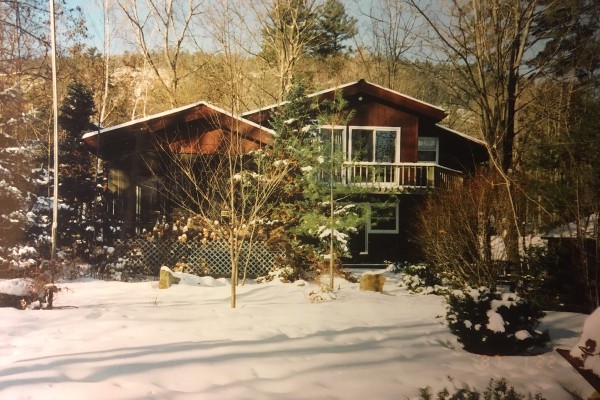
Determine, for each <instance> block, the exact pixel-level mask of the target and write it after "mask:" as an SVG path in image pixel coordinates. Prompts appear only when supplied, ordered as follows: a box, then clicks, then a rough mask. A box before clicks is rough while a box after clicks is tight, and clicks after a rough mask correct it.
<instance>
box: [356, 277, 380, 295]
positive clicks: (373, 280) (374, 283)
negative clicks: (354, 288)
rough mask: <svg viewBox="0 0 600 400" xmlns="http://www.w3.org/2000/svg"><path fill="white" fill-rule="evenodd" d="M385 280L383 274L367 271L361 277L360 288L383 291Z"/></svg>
mask: <svg viewBox="0 0 600 400" xmlns="http://www.w3.org/2000/svg"><path fill="white" fill-rule="evenodd" d="M385 280H386V278H385V276H383V275H380V274H369V273H366V274H363V276H361V277H360V283H359V287H360V290H366V291H371V292H379V293H383V286H384V285H385Z"/></svg>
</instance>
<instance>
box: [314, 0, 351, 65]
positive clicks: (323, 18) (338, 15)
mask: <svg viewBox="0 0 600 400" xmlns="http://www.w3.org/2000/svg"><path fill="white" fill-rule="evenodd" d="M356 22H357V21H356V18H354V17H351V16H349V15H348V14H346V8H345V7H344V4H343V3H342V2H340V1H339V0H327V1H326V2H325V4H324V5H323V8H322V9H321V11H320V16H319V24H318V26H317V31H318V32H319V34H318V35H317V37H318V39H317V41H316V43H315V44H314V45H313V46H312V48H311V50H310V52H311V54H313V55H316V56H319V57H335V56H339V55H342V54H344V53H345V52H348V51H350V50H351V48H350V46H347V45H345V44H344V42H346V41H347V40H348V39H352V38H353V37H354V36H356V34H357V32H358V29H357V27H356Z"/></svg>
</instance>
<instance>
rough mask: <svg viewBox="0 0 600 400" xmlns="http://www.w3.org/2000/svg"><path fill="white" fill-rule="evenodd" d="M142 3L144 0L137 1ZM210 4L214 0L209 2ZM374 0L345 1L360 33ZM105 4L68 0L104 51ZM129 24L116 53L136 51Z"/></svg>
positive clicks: (113, 0) (118, 30) (119, 33)
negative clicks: (357, 22) (365, 13)
mask: <svg viewBox="0 0 600 400" xmlns="http://www.w3.org/2000/svg"><path fill="white" fill-rule="evenodd" d="M109 1H110V4H112V7H115V8H116V7H118V5H117V0H109ZM137 1H138V2H139V3H142V2H143V1H142V0H137ZM207 1H208V2H211V1H214V0H207ZM371 1H372V0H345V1H344V4H345V6H346V11H347V13H348V14H350V15H352V16H354V17H355V18H357V19H358V21H359V32H366V29H365V28H366V22H367V21H366V20H365V19H366V18H365V17H364V15H363V13H364V12H366V10H368V8H369V6H370V3H371ZM103 3H104V0H66V4H67V6H68V7H69V6H70V7H80V8H81V10H82V12H83V15H84V18H85V20H86V25H87V29H88V34H89V36H90V38H89V46H90V47H96V48H97V49H99V50H102V49H103V47H104V14H103ZM127 25H128V24H127V23H125V22H124V21H120V22H118V23H117V26H116V27H114V26H113V28H112V36H111V41H112V42H113V43H112V45H111V48H112V51H113V52H114V53H119V52H122V51H123V50H134V49H135V47H134V44H133V43H134V42H133V38H132V37H131V35H127V33H128V30H127V28H128V26H127Z"/></svg>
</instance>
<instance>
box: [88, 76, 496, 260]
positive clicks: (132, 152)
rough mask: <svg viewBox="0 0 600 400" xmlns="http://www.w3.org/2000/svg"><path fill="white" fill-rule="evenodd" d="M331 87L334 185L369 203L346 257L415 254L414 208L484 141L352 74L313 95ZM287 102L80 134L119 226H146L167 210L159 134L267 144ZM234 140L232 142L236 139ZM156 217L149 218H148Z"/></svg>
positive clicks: (188, 110)
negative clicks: (337, 112)
mask: <svg viewBox="0 0 600 400" xmlns="http://www.w3.org/2000/svg"><path fill="white" fill-rule="evenodd" d="M337 93H341V94H342V96H343V97H344V98H345V99H346V100H347V101H348V102H349V108H350V109H352V110H354V111H355V113H354V116H353V118H352V119H351V120H350V121H349V122H348V124H347V125H344V126H327V127H325V126H323V127H319V129H328V130H330V131H331V130H332V129H333V132H334V136H335V137H334V143H336V145H337V146H338V148H339V149H341V150H342V151H343V153H344V159H345V162H344V165H343V168H342V171H340V175H339V176H340V184H343V185H347V186H351V187H357V188H360V191H361V193H363V194H364V193H365V192H367V193H369V196H367V200H364V199H365V196H362V199H363V200H362V203H361V204H362V206H363V207H364V208H365V210H366V211H367V215H368V218H367V222H366V224H365V226H364V229H361V230H360V233H359V234H358V235H357V236H356V237H355V238H354V239H353V243H352V254H353V256H352V259H351V260H348V263H368V264H376V263H381V262H383V261H384V260H403V259H410V258H413V257H414V255H415V251H414V245H412V244H411V243H410V240H409V238H410V236H411V233H412V232H413V231H414V225H413V223H412V220H413V218H412V217H413V215H414V212H415V206H416V205H418V204H419V203H420V202H422V201H423V196H426V195H427V194H428V193H430V192H431V191H432V190H436V189H450V190H451V189H452V188H453V187H456V186H457V185H460V184H461V182H462V181H463V179H464V178H465V177H466V176H468V174H470V173H472V172H473V171H475V169H476V167H477V166H478V165H479V164H481V163H482V162H485V161H486V160H487V151H486V148H485V145H484V143H483V142H482V141H480V140H478V139H475V138H472V137H470V136H467V135H465V134H462V133H460V132H457V131H454V130H452V129H449V128H446V127H444V126H442V125H440V124H439V122H440V121H442V120H443V119H444V118H445V117H446V116H447V114H446V112H445V111H444V110H443V109H441V108H439V107H436V106H433V105H431V104H428V103H425V102H422V101H419V100H417V99H414V98H411V97H409V96H405V95H403V94H401V93H398V92H396V91H393V90H390V89H387V88H384V87H381V86H378V85H375V84H372V83H369V82H366V81H364V80H360V81H357V82H352V83H348V84H345V85H341V86H338V87H335V88H331V89H327V90H324V91H320V92H317V93H314V94H311V95H310V96H309V97H310V98H311V99H313V100H314V101H315V102H322V101H324V100H331V99H333V98H334V97H335V95H336V94H337ZM284 105H285V103H280V104H275V105H271V106H268V107H264V108H261V109H258V110H253V111H249V112H246V113H244V114H242V115H241V116H235V115H232V114H230V113H228V112H226V111H224V110H221V109H218V108H217V107H214V106H211V105H209V104H207V103H204V102H201V103H196V104H193V105H189V106H185V107H181V108H178V109H175V110H170V111H167V112H164V113H161V114H157V115H153V116H149V117H146V118H143V119H140V120H136V121H131V122H128V123H125V124H121V125H117V126H114V127H110V128H105V129H101V130H98V131H97V132H90V133H87V134H86V135H85V136H84V141H85V143H86V144H87V145H88V147H89V148H90V150H91V151H93V152H95V153H97V154H98V156H99V157H100V158H102V159H104V160H107V165H108V190H110V191H111V193H113V194H114V198H115V200H114V207H113V212H115V213H118V214H120V215H123V219H124V221H125V226H124V229H125V231H126V232H129V233H133V232H135V231H136V230H138V231H139V229H140V228H141V227H144V226H145V227H147V226H148V225H149V224H153V223H154V220H155V219H156V212H158V211H159V212H163V213H168V212H169V209H168V199H166V198H165V196H164V194H161V190H160V188H159V187H158V186H157V181H156V179H155V178H154V177H153V175H152V174H151V173H150V172H149V171H150V169H151V168H148V166H150V165H151V164H152V163H154V162H156V161H155V160H157V159H160V151H161V150H160V147H158V146H157V145H156V143H157V142H158V141H162V142H163V143H165V142H166V143H168V146H169V148H170V149H171V150H176V151H178V152H181V153H196V154H212V153H215V152H218V151H220V149H222V148H223V146H228V145H230V144H231V143H232V142H233V141H234V140H237V141H241V143H242V144H243V146H241V148H243V150H244V151H249V150H252V149H256V148H259V147H266V148H268V146H269V144H270V141H271V138H272V136H271V135H272V134H273V133H274V132H273V131H272V130H271V125H270V119H271V116H272V115H273V113H274V112H276V111H277V110H278V109H279V108H281V107H282V106H284ZM238 143H239V142H238ZM153 216H154V217H153Z"/></svg>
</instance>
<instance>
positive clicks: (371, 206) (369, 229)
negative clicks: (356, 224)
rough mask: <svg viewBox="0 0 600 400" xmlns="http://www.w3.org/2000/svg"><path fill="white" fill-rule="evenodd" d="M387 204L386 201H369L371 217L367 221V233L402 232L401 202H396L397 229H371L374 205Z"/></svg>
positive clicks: (393, 233)
mask: <svg viewBox="0 0 600 400" xmlns="http://www.w3.org/2000/svg"><path fill="white" fill-rule="evenodd" d="M385 205H387V204H386V203H369V205H368V207H369V214H368V215H369V218H368V221H367V227H366V228H367V229H366V231H367V234H369V233H377V234H386V235H395V234H398V233H399V232H400V216H399V214H400V203H399V202H396V206H395V208H396V211H395V214H396V227H395V229H371V225H372V223H371V222H372V220H371V216H372V215H373V214H372V212H373V206H385Z"/></svg>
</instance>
